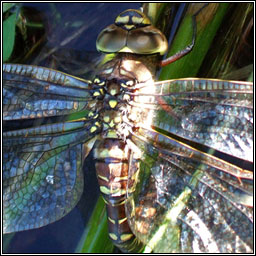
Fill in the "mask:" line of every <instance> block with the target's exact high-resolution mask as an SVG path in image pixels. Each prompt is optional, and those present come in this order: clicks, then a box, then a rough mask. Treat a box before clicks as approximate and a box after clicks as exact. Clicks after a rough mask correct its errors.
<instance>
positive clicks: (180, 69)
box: [160, 4, 228, 80]
mask: <svg viewBox="0 0 256 256" xmlns="http://www.w3.org/2000/svg"><path fill="white" fill-rule="evenodd" d="M227 7H228V4H210V5H209V6H206V7H205V8H204V9H203V10H202V11H201V12H202V14H203V13H207V11H208V9H209V8H210V10H211V11H212V12H215V13H214V14H213V15H209V18H208V19H205V15H206V14H204V18H202V20H201V21H200V20H199V21H198V17H197V35H196V42H195V46H194V48H193V50H192V52H190V53H189V54H188V55H186V56H185V57H183V58H181V59H180V60H177V61H175V62H174V63H172V64H170V65H168V66H166V67H164V68H162V71H161V75H160V80H166V79H174V78H185V77H193V76H196V75H197V72H198V70H199V68H200V66H201V64H202V62H203V60H204V57H205V56H206V53H207V51H208V49H209V48H210V46H211V43H212V40H213V38H214V36H215V34H216V32H217V30H218V28H219V26H220V24H221V22H222V20H223V17H224V15H225V13H226V10H227ZM213 8H216V9H217V10H212V9H213ZM194 13H195V11H194V12H192V11H191V12H188V14H187V15H186V17H185V18H184V20H183V22H182V24H181V26H180V29H179V30H178V33H177V35H176V37H175V39H174V41H173V43H172V45H171V48H170V49H169V52H168V55H167V56H172V55H174V54H175V53H177V52H179V51H180V50H182V49H184V48H185V47H186V46H187V45H189V44H190V43H191V40H192V32H193V28H192V15H193V14H194ZM200 14H201V13H200ZM200 14H199V15H200ZM199 15H198V16H199ZM206 17H207V16H206Z"/></svg>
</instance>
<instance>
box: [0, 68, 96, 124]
mask: <svg viewBox="0 0 256 256" xmlns="http://www.w3.org/2000/svg"><path fill="white" fill-rule="evenodd" d="M3 84H4V86H3V118H4V120H5V121H7V120H21V119H31V118H45V117H52V116H60V115H70V114H72V113H75V112H80V111H85V116H86V113H88V112H89V111H90V106H89V103H90V101H91V100H92V98H91V94H90V88H89V84H90V83H89V81H86V80H82V79H78V78H75V77H72V76H69V75H66V74H64V73H62V72H58V71H55V70H51V69H47V68H43V67H36V66H26V65H16V64H4V65H3Z"/></svg>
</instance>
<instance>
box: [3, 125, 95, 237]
mask: <svg viewBox="0 0 256 256" xmlns="http://www.w3.org/2000/svg"><path fill="white" fill-rule="evenodd" d="M93 125H94V120H93V121H91V122H89V121H73V122H66V123H58V124H49V125H42V126H39V127H35V128H29V129H21V130H15V131H10V132H5V133H3V206H4V210H3V220H4V233H9V232H15V231H21V230H27V229H33V228H38V227H41V226H45V225H47V224H49V223H51V222H54V221H56V220H58V219H60V218H62V217H63V216H64V215H66V214H67V213H68V212H69V211H70V210H71V209H72V208H73V207H74V206H75V205H76V204H77V202H78V200H79V199H80V195H81V193H82V191H83V174H82V164H83V160H84V158H85V157H86V156H87V154H88V153H89V152H90V150H91V148H92V147H93V144H94V142H95V140H96V136H95V135H96V134H97V132H98V131H97V130H96V131H94V132H93V133H91V132H90V129H91V127H92V126H93Z"/></svg>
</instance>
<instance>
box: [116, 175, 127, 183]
mask: <svg viewBox="0 0 256 256" xmlns="http://www.w3.org/2000/svg"><path fill="white" fill-rule="evenodd" d="M114 180H115V182H119V181H122V180H128V176H122V177H115V179H114Z"/></svg>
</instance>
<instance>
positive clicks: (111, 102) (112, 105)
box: [108, 100, 117, 108]
mask: <svg viewBox="0 0 256 256" xmlns="http://www.w3.org/2000/svg"><path fill="white" fill-rule="evenodd" d="M108 104H109V106H110V107H111V108H115V106H116V105H117V101H116V100H110V101H109V102H108Z"/></svg>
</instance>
